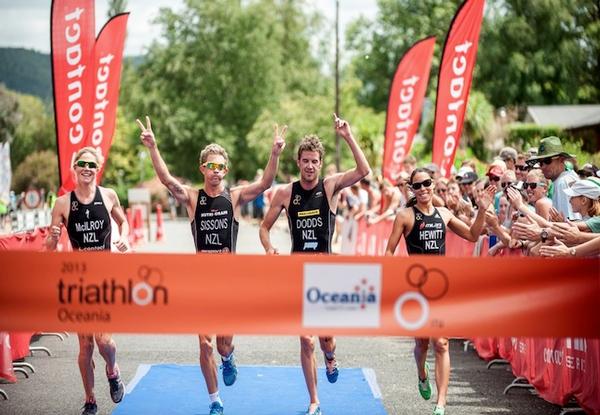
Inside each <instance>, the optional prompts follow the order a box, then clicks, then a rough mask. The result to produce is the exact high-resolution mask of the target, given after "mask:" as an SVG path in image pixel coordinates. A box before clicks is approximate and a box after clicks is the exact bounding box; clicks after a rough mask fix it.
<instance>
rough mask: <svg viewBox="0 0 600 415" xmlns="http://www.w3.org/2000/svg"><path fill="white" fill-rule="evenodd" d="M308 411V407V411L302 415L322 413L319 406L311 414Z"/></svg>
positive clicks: (320, 414) (318, 414)
mask: <svg viewBox="0 0 600 415" xmlns="http://www.w3.org/2000/svg"><path fill="white" fill-rule="evenodd" d="M309 411H310V406H309V407H308V409H307V410H306V414H304V415H323V412H321V407H320V406H317V407H316V408H315V410H314V411H312V412H309Z"/></svg>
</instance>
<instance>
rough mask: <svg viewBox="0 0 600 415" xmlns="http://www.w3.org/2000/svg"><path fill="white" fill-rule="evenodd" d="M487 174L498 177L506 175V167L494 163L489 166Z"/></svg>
mask: <svg viewBox="0 0 600 415" xmlns="http://www.w3.org/2000/svg"><path fill="white" fill-rule="evenodd" d="M485 175H486V176H496V177H502V176H503V175H504V169H503V168H502V167H500V166H498V165H497V164H492V165H491V166H490V167H489V168H488V171H487V173H486V174H485Z"/></svg>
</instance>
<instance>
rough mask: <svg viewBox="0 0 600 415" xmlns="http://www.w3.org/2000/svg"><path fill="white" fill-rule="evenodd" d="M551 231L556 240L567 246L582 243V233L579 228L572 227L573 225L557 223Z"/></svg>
mask: <svg viewBox="0 0 600 415" xmlns="http://www.w3.org/2000/svg"><path fill="white" fill-rule="evenodd" d="M550 231H551V232H552V235H554V237H555V238H557V239H558V240H560V241H561V242H564V243H566V244H567V245H577V244H578V243H579V242H580V241H579V238H580V236H581V231H580V230H579V229H578V228H577V226H572V225H571V224H568V223H564V222H557V223H553V224H552V227H551V228H550Z"/></svg>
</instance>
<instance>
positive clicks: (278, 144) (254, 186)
mask: <svg viewBox="0 0 600 415" xmlns="http://www.w3.org/2000/svg"><path fill="white" fill-rule="evenodd" d="M286 131H287V125H284V126H283V127H282V128H281V131H279V126H278V125H277V124H275V134H274V138H273V147H271V156H270V157H269V162H268V163H267V167H265V172H264V173H263V175H262V177H261V178H260V179H259V180H257V181H255V182H254V183H250V184H247V185H245V186H239V187H235V188H233V189H232V190H231V191H232V193H234V192H239V197H238V205H243V204H244V203H247V202H250V201H251V200H254V199H255V198H256V196H258V195H259V194H261V193H262V192H264V191H265V190H267V189H268V188H269V187H271V185H272V184H273V179H275V175H276V174H277V168H278V166H279V156H280V155H281V152H282V151H283V149H284V148H285V133H286Z"/></svg>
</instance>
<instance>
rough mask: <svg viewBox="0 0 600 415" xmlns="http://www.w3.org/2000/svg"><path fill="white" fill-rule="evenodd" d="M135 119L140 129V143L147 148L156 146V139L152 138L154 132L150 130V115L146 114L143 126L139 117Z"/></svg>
mask: <svg viewBox="0 0 600 415" xmlns="http://www.w3.org/2000/svg"><path fill="white" fill-rule="evenodd" d="M135 121H136V122H137V124H138V125H139V127H140V128H141V130H142V133H141V134H140V140H142V143H143V144H144V145H145V146H146V147H148V148H154V147H156V139H155V138H154V133H153V132H152V124H151V123H150V117H148V116H147V115H146V125H145V126H144V124H142V122H141V121H140V120H139V119H136V120H135Z"/></svg>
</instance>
